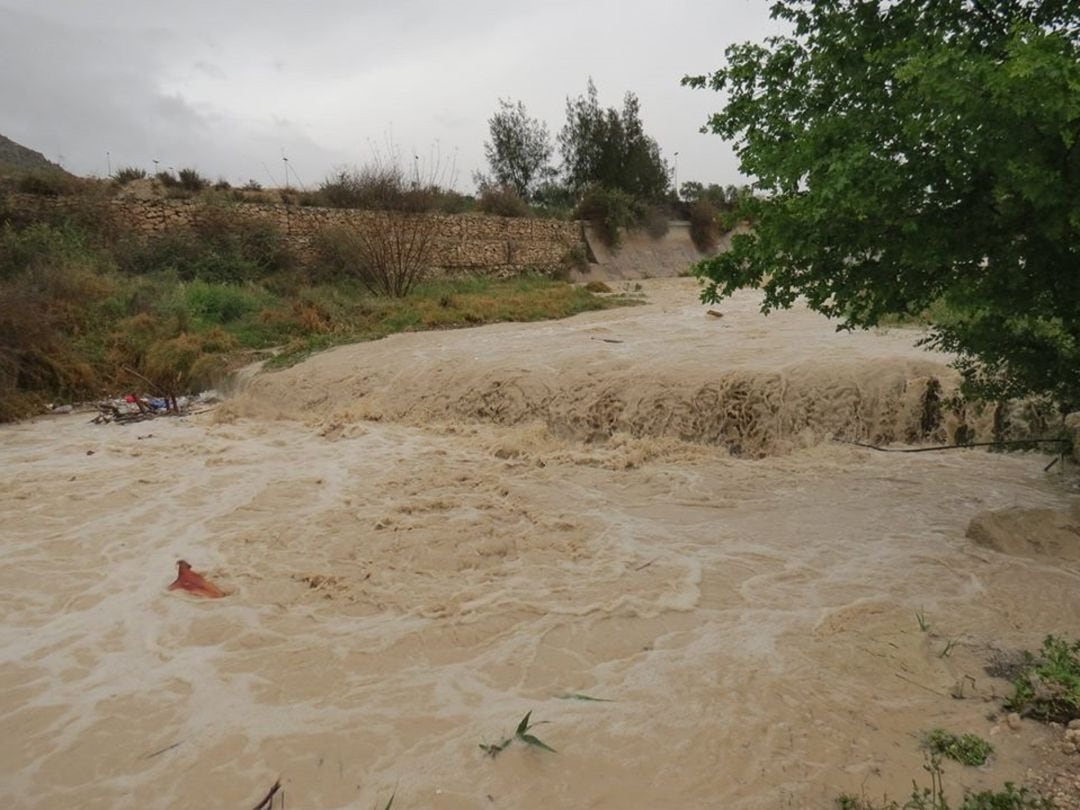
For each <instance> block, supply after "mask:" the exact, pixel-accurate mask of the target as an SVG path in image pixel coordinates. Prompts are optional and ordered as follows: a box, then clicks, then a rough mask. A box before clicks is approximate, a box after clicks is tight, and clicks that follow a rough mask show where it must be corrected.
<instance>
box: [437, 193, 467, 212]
mask: <svg viewBox="0 0 1080 810" xmlns="http://www.w3.org/2000/svg"><path fill="white" fill-rule="evenodd" d="M434 204H435V210H436V211H438V212H439V213H440V214H467V213H469V212H470V211H473V210H475V209H476V200H475V199H474V198H473V197H470V196H469V195H468V194H462V193H460V192H458V191H454V190H453V189H440V190H439V191H438V192H437V193H436V194H435V203H434Z"/></svg>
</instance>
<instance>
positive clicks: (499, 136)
mask: <svg viewBox="0 0 1080 810" xmlns="http://www.w3.org/2000/svg"><path fill="white" fill-rule="evenodd" d="M488 131H489V132H490V133H491V140H490V141H485V142H484V155H485V156H486V157H487V161H488V166H489V167H490V168H491V179H492V180H494V183H495V184H496V185H500V186H508V187H510V188H512V189H514V190H515V191H516V192H517V193H518V194H520V195H521V196H522V198H524V199H526V200H528V199H530V198H531V197H532V195H533V192H535V191H536V188H537V186H538V185H539V184H540V183H541V182H542V181H543V180H545V179H546V178H548V177H549V176H550V175H551V173H552V170H551V169H550V167H549V165H548V163H549V162H550V160H551V154H552V151H553V150H552V147H551V136H550V135H549V134H548V128H547V124H545V123H544V122H543V121H541V120H539V119H538V118H531V117H530V116H529V113H528V111H527V110H526V109H525V104H524V103H523V102H520V101H519V102H518V103H517V104H512V103H511V102H510V101H507V100H505V99H499V109H498V110H496V112H495V114H494V115H492V116H491V118H489V119H488ZM486 182H487V180H486V178H484V179H483V183H482V184H486Z"/></svg>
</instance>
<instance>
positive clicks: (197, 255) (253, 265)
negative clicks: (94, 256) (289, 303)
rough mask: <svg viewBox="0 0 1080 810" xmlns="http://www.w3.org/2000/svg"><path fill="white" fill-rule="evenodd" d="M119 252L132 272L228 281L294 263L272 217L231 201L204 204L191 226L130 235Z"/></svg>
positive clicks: (124, 267)
mask: <svg viewBox="0 0 1080 810" xmlns="http://www.w3.org/2000/svg"><path fill="white" fill-rule="evenodd" d="M118 258H119V264H120V269H121V270H123V271H124V272H126V273H130V274H139V273H157V272H174V273H175V274H176V276H177V278H179V279H180V280H182V281H192V280H194V279H201V280H203V281H214V282H226V283H242V282H249V281H254V280H256V279H259V278H262V277H264V276H266V275H269V274H271V273H275V272H279V271H283V270H288V269H290V268H291V267H292V265H293V257H292V255H291V254H290V252H289V251H288V248H287V246H286V244H285V239H284V237H283V235H282V233H281V231H280V229H279V228H278V227H277V226H276V225H275V224H274V223H273V222H270V221H269V220H266V219H262V218H259V217H248V216H244V215H243V214H242V213H240V212H238V211H237V210H236V208H235V206H233V205H231V204H224V205H205V206H203V207H201V208H200V209H199V210H198V213H197V216H196V221H195V225H194V226H193V227H192V228H190V229H188V230H171V231H166V232H164V233H162V234H159V235H156V236H153V237H151V238H149V239H141V238H131V239H128V240H127V241H126V243H125V244H124V245H122V246H121V247H120V249H119V251H118Z"/></svg>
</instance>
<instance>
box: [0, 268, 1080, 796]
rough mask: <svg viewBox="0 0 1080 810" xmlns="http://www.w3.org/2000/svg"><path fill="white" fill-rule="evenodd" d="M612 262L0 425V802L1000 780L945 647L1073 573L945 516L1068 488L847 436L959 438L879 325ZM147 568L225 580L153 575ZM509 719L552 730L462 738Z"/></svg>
mask: <svg viewBox="0 0 1080 810" xmlns="http://www.w3.org/2000/svg"><path fill="white" fill-rule="evenodd" d="M643 286H644V290H643V292H644V295H645V297H646V298H647V300H648V303H647V304H645V305H644V306H639V307H634V308H627V309H619V310H613V311H608V312H603V313H591V314H586V315H582V316H578V317H575V318H572V319H569V320H566V321H558V322H546V323H539V324H505V325H496V326H490V327H483V328H479V329H472V330H462V331H455V332H442V333H424V334H414V335H401V336H396V337H393V338H389V339H386V340H383V341H379V342H376V343H370V344H363V345H356V346H349V347H342V348H339V349H335V350H332V351H329V352H325V353H323V354H320V355H318V356H316V357H313V358H311V359H310V360H308V361H306V362H305V363H303V364H301V365H299V366H296V367H294V368H292V369H289V370H287V371H284V372H277V373H270V374H259V375H255V376H253V377H251V378H249V379H248V380H247V381H246V383H245V384H244V387H243V389H242V390H241V391H240V393H238V394H237V396H235V397H234V398H233V399H231V400H229V401H227V402H226V403H224V404H223V405H221V406H219V407H218V408H217V409H216V410H215V411H213V412H210V413H205V414H201V415H198V416H194V417H189V418H182V419H165V418H162V419H158V420H155V421H153V422H146V423H140V424H135V425H126V426H121V425H100V426H97V425H91V424H88V423H87V419H88V416H87V415H86V414H82V415H80V414H74V415H70V416H63V417H51V418H43V419H39V420H34V421H30V422H24V423H20V424H15V425H4V426H0V610H2V614H3V622H2V625H0V802H2V803H3V805H4V806H6V807H17V808H34V809H35V810H44V809H45V808H50V809H51V808H72V807H78V808H81V809H82V808H86V809H89V808H101V809H102V810H104V809H105V808H110V809H111V808H120V807H131V808H140V810H148V809H150V808H162V809H164V808H177V807H223V808H225V807H227V808H250V807H252V806H254V805H255V804H256V803H257V802H258V801H259V799H260V798H262V796H263V795H265V794H266V792H267V790H268V789H269V788H270V786H271V785H272V784H273V783H274V782H275V780H277V779H280V780H281V783H282V786H283V791H282V792H283V798H284V800H285V806H287V807H289V808H364V809H365V810H366V809H367V808H373V807H379V808H381V807H383V806H385V804H386V802H387V801H388V800H389V798H390V797H391V796H394V797H395V799H394V804H393V807H394V808H395V810H397V808H403V809H404V808H445V809H447V810H448V809H449V808H521V809H522V810H529V809H530V808H537V809H539V808H561V807H566V808H571V807H572V808H609V807H626V808H653V807H689V808H746V809H747V810H751V809H756V808H776V807H800V808H802V807H807V808H813V807H820V808H826V807H831V806H832V801H833V799H834V797H835V796H836V795H837V794H838V793H840V792H845V791H846V792H854V793H860V792H861V793H864V794H865V795H867V796H871V797H875V798H880V797H881V796H882V795H883V794H888V795H889V796H891V797H894V798H904V797H906V795H907V794H908V793H909V792H910V787H911V779H912V778H920V777H922V775H923V772H922V765H923V761H924V759H923V753H922V752H921V750H920V748H919V740H920V737H921V735H922V734H923V733H924V732H925V731H927V730H929V729H930V728H932V727H934V726H943V727H945V728H948V729H950V730H953V731H956V732H974V733H978V734H980V735H981V736H983V737H986V738H987V739H990V740H991V741H992V743H993V744H994V746H995V748H996V754H995V756H994V758H993V760H992V762H991V764H990V765H989V766H987V767H985V768H981V769H976V768H964V767H962V766H960V765H956V764H951V765H946V771H947V774H946V779H947V781H948V783H949V785H950V786H951V787H950V789H951V790H954V791H959V790H960V789H962V788H963V787H989V786H1000V785H1001V783H1003V782H1004V781H1007V780H1012V781H1023V780H1024V779H1025V778H1026V776H1027V775H1028V774H1029V771H1032V770H1036V771H1037V770H1038V769H1039V768H1040V767H1041V764H1042V763H1041V754H1040V751H1041V750H1042V748H1041V746H1043V745H1044V744H1046V743H1047V742H1048V739H1049V738H1048V734H1049V733H1050V732H1048V731H1047V730H1045V729H1044V728H1043V727H1040V726H1037V725H1036V724H1034V723H1032V722H1031V721H1026V720H1025V721H1023V723H1022V724H1021V725H1020V728H1019V729H1012V728H1010V727H1009V726H1008V725H1007V724H1006V723H1005V722H1004V716H1003V715H1002V714H1001V713H1000V712H1001V710H1000V703H1001V701H1000V697H1001V696H1003V695H1007V694H1009V693H1010V688H1009V685H1008V683H1007V682H1006V681H1002V680H998V679H994V678H991V677H989V676H988V675H987V674H986V673H985V672H984V670H983V665H984V664H985V663H986V661H987V660H988V659H989V657H991V656H992V655H993V652H994V650H999V649H1014V648H1037V647H1038V646H1039V644H1040V643H1041V640H1042V638H1043V637H1044V636H1045V635H1046V634H1047V633H1058V634H1064V635H1068V636H1070V637H1072V636H1075V635H1076V629H1077V628H1078V627H1080V600H1078V599H1077V587H1078V585H1080V563H1078V562H1076V561H1075V560H1068V559H1058V558H1055V557H1053V556H1046V555H1043V556H1037V555H1036V556H1030V555H1029V556H1018V555H1011V554H1004V553H999V552H997V551H994V550H992V549H989V548H986V547H983V546H980V545H977V544H975V543H973V542H972V541H971V540H969V539H967V538H966V537H965V529H966V528H967V525H968V523H969V521H970V520H971V519H972V518H973V517H974V516H975V515H976V514H977V513H980V512H983V511H985V510H991V509H1002V508H1007V507H1014V506H1022V507H1028V508H1042V507H1045V508H1065V507H1067V506H1069V505H1070V504H1073V503H1075V502H1076V499H1077V494H1076V489H1075V478H1073V477H1070V476H1069V475H1062V474H1060V473H1059V472H1058V470H1057V469H1054V470H1053V471H1051V472H1049V473H1046V472H1044V471H1043V468H1044V466H1045V465H1046V464H1047V462H1048V461H1049V460H1050V458H1051V457H1050V456H1044V455H1041V454H1035V453H1012V454H1002V453H987V452H981V451H976V450H963V451H952V452H942V453H922V454H890V453H880V452H875V451H872V450H867V449H863V448H860V447H856V446H853V445H851V444H847V443H845V442H846V441H847V440H862V441H891V442H895V443H908V442H911V443H925V442H936V441H948V440H950V439H951V438H952V437H953V435H954V434H955V430H956V429H957V426H958V425H960V424H961V423H964V422H965V420H967V422H968V423H970V424H969V425H968V427H969V428H970V429H971V430H974V431H976V432H978V431H984V430H985V425H983V424H982V423H981V422H979V420H978V419H977V418H975V417H973V416H969V415H965V414H957V413H953V412H943V413H939V414H932V416H933V418H932V419H930V420H929V421H927V419H926V414H927V407H926V405H927V389H928V387H929V388H933V387H934V386H939V387H940V388H941V390H942V391H943V392H945V393H947V392H948V391H949V390H950V387H951V386H953V385H955V378H954V377H953V375H952V373H951V372H950V371H949V370H948V369H947V368H946V367H945V365H944V362H945V359H946V358H942V357H940V356H936V355H933V354H930V353H927V352H925V351H923V350H921V349H918V348H915V347H914V345H913V343H914V341H915V340H916V339H917V337H918V334H917V333H915V332H912V331H909V330H893V331H889V332H884V333H856V334H844V333H837V332H836V331H835V330H834V329H833V327H832V325H831V324H829V323H828V322H826V321H824V320H823V319H821V318H820V317H818V316H815V315H813V314H811V313H809V312H806V311H802V310H796V311H792V312H785V313H778V314H776V315H772V316H769V317H768V318H765V317H763V316H761V315H759V314H758V313H757V311H756V308H757V299H756V298H755V297H754V296H753V295H752V294H745V295H740V296H739V297H737V298H736V299H734V300H732V301H729V302H725V303H724V304H722V305H720V306H719V307H713V309H714V310H716V311H719V312H721V313H722V317H715V316H710V315H708V314H706V310H707V309H709V308H708V307H705V306H702V305H700V304H698V303H697V302H696V299H695V285H694V283H693V282H692V281H690V280H686V279H679V280H655V281H646V282H643ZM980 435H981V434H980ZM180 558H184V559H187V560H189V561H190V562H191V563H192V565H194V566H195V568H196V569H197V570H198V571H200V572H201V573H203V574H205V575H206V576H207V577H208V578H210V579H212V580H213V581H214V582H216V583H217V584H218V585H220V586H221V587H223V588H224V589H225V590H227V591H229V596H228V597H227V598H225V599H221V600H198V599H195V598H193V597H190V596H187V595H185V594H183V593H178V592H168V591H166V590H165V588H166V586H167V585H168V584H169V583H170V582H171V581H172V579H173V577H174V576H175V563H176V560H178V559H180ZM917 613H918V614H919V615H921V616H923V617H924V620H925V623H927V624H928V629H927V630H925V631H924V630H923V629H921V628H920V625H919V622H918V620H917V619H916V614H917ZM567 695H578V696H589V697H592V698H597V699H598V700H582V699H573V698H568V697H566V696H567ZM526 712H532V719H533V721H534V722H536V723H538V725H536V726H535V727H534V729H533V733H534V734H535V735H536V736H537V737H538V738H540V739H542V740H543V741H544V742H545V743H546V744H548V745H549V746H551V747H552V748H554V749H556V751H557V753H551V752H547V751H543V750H539V749H537V748H534V747H530V746H528V745H525V744H523V743H520V742H518V743H514V744H512V745H510V746H509V747H508V748H506V750H504V751H503V752H502V753H501V754H499V755H498V756H497V757H495V758H491V757H489V756H487V755H486V754H485V753H484V751H482V750H481V748H480V745H481V744H490V743H496V742H499V741H501V740H502V739H504V738H505V737H507V736H509V735H512V734H513V732H514V729H515V727H516V726H517V723H518V721H519V720H520V719H521V718H522V717H523V716H524V715H525V713H526ZM281 799H282V795H281V794H279V796H278V797H277V800H276V801H277V802H280V801H281ZM276 806H279V805H278V804H277V803H275V807H276Z"/></svg>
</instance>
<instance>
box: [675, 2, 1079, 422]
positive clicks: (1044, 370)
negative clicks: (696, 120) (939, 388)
mask: <svg viewBox="0 0 1080 810" xmlns="http://www.w3.org/2000/svg"><path fill="white" fill-rule="evenodd" d="M772 14H773V16H774V17H775V18H778V19H780V20H782V21H785V22H786V23H787V24H788V25H789V26H790V33H789V34H787V35H783V36H776V37H772V38H769V39H767V40H765V42H764V43H761V44H755V43H744V44H739V45H733V46H731V47H729V48H728V49H727V51H726V64H725V65H724V66H723V67H721V68H720V69H719V70H717V71H715V72H714V73H712V74H709V75H703V76H693V77H687V78H686V79H684V83H685V84H688V85H690V86H693V87H705V88H711V89H713V90H716V91H720V92H722V93H723V94H725V96H726V101H725V104H724V106H723V109H722V110H721V111H720V112H718V113H716V114H715V115H713V116H712V117H711V118H710V119H709V120H708V122H707V124H706V126H705V128H704V129H705V130H707V131H712V132H714V133H716V134H719V135H721V136H723V137H724V138H727V139H729V140H732V141H734V143H735V148H736V152H737V154H738V156H739V158H740V161H741V170H742V172H743V173H744V174H746V175H748V176H753V177H756V182H755V188H756V189H757V192H758V193H757V194H756V195H755V196H753V197H749V196H748V197H744V198H743V199H742V201H741V203H740V206H739V211H738V215H739V216H740V217H742V218H746V219H749V220H750V221H752V223H753V225H754V228H753V230H752V231H751V232H750V233H747V234H745V235H741V236H736V237H735V238H734V240H733V249H732V251H731V252H729V253H725V254H721V255H719V256H717V257H715V258H712V259H709V260H706V261H705V262H704V263H702V264H701V265H699V273H700V274H701V275H702V276H703V277H704V278H705V279H706V280H707V281H708V282H709V283H708V286H707V288H706V290H705V293H704V296H705V298H706V299H707V300H711V301H715V300H718V299H719V298H721V297H723V296H726V295H729V294H730V293H732V292H733V291H734V290H736V289H739V288H743V287H754V288H761V289H763V291H764V305H763V306H764V309H765V311H768V310H770V309H773V308H777V307H788V306H790V305H791V304H792V303H793V302H794V301H795V300H796V298H797V297H799V296H804V297H805V300H806V302H807V303H808V304H809V306H811V307H812V308H814V309H816V310H818V311H820V312H823V313H825V314H827V315H829V316H833V317H837V318H840V319H842V325H843V326H844V327H869V326H873V325H875V324H877V323H878V322H879V321H880V320H881V318H882V317H884V316H886V315H895V314H907V315H917V314H919V313H921V312H922V311H924V310H925V309H926V308H928V307H930V306H931V305H935V312H940V313H942V314H941V315H940V317H938V318H936V319H935V323H934V325H933V327H932V332H931V336H930V338H929V339H928V343H929V344H930V345H932V346H934V347H937V348H941V349H944V350H947V351H950V352H954V353H956V354H957V355H958V357H959V360H958V367H959V368H960V369H961V371H962V372H964V375H965V380H966V384H967V388H968V390H969V391H972V392H976V393H981V394H983V395H990V396H996V397H1007V396H1017V395H1025V394H1044V395H1049V396H1052V397H1054V398H1056V399H1057V401H1058V402H1059V403H1060V404H1061V405H1062V406H1063V407H1072V408H1075V407H1077V406H1078V405H1080V266H1078V259H1080V148H1078V147H1077V142H1078V140H1080V2H1078V0H1041V1H1040V0H982V1H981V2H980V0H778V2H775V3H774V4H773V6H772Z"/></svg>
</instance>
